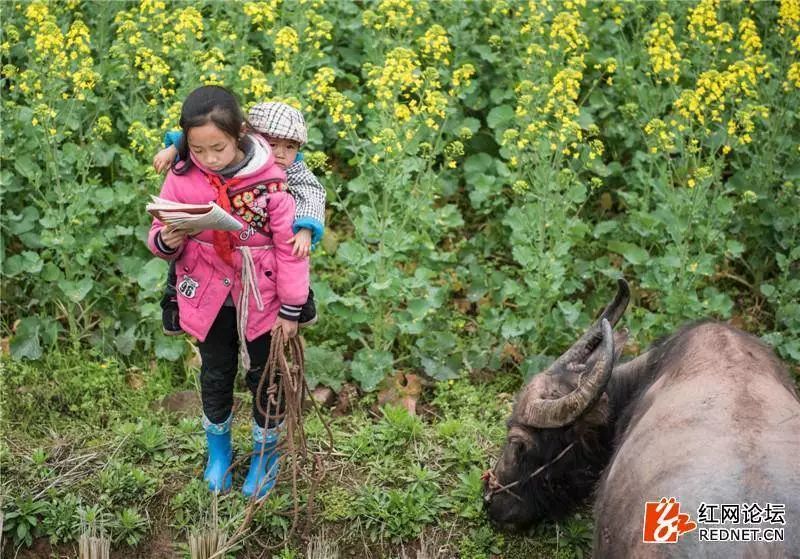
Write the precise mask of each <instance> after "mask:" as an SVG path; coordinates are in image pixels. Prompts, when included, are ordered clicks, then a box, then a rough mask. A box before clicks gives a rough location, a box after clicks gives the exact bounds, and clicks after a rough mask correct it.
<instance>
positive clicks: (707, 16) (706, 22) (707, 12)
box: [689, 0, 733, 46]
mask: <svg viewBox="0 0 800 559" xmlns="http://www.w3.org/2000/svg"><path fill="white" fill-rule="evenodd" d="M718 9H719V0H700V2H699V3H698V4H697V5H696V6H695V7H693V8H690V9H689V35H690V36H691V38H692V39H694V40H696V41H702V42H704V43H706V44H707V45H711V46H713V45H716V44H722V43H727V42H730V41H731V39H733V28H732V27H731V26H730V24H729V23H725V22H720V21H719V20H718V19H717V10H718Z"/></svg>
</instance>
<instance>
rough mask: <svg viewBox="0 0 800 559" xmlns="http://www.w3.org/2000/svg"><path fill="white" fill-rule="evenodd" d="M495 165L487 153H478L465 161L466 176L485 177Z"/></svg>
mask: <svg viewBox="0 0 800 559" xmlns="http://www.w3.org/2000/svg"><path fill="white" fill-rule="evenodd" d="M493 165H494V159H492V157H491V156H490V155H489V154H487V153H476V154H474V155H470V156H469V157H467V158H466V159H465V160H464V174H465V175H466V176H467V177H469V176H471V175H483V174H485V173H486V172H487V171H488V170H489V169H491V168H492V166H493Z"/></svg>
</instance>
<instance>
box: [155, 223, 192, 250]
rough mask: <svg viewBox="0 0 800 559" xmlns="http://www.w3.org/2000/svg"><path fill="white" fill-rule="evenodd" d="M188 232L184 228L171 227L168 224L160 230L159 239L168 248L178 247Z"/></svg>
mask: <svg viewBox="0 0 800 559" xmlns="http://www.w3.org/2000/svg"><path fill="white" fill-rule="evenodd" d="M188 234H189V232H188V231H186V230H185V229H173V228H172V227H170V226H169V225H167V226H166V227H164V228H163V229H162V230H161V240H162V241H163V242H164V244H165V245H167V246H168V247H169V248H178V247H179V246H181V245H182V244H183V241H185V240H186V237H187V236H188Z"/></svg>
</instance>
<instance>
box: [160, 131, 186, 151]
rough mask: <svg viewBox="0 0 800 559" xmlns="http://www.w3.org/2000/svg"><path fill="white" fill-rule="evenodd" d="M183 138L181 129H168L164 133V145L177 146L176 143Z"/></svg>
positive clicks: (166, 146)
mask: <svg viewBox="0 0 800 559" xmlns="http://www.w3.org/2000/svg"><path fill="white" fill-rule="evenodd" d="M182 138H183V131H182V130H168V131H167V133H166V134H164V147H165V148H168V147H169V146H175V147H176V148H177V147H178V143H179V142H180V141H181V139H182Z"/></svg>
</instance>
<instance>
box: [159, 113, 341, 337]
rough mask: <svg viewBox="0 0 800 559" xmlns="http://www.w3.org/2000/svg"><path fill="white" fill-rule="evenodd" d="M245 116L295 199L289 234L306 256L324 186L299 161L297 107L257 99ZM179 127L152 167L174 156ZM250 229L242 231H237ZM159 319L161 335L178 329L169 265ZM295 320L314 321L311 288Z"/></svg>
mask: <svg viewBox="0 0 800 559" xmlns="http://www.w3.org/2000/svg"><path fill="white" fill-rule="evenodd" d="M247 120H248V121H249V124H250V126H251V127H252V129H253V130H254V131H255V132H258V133H259V134H261V135H262V136H263V137H264V139H266V140H267V142H268V143H269V145H270V146H271V147H272V148H273V154H274V155H275V163H277V165H278V166H279V167H281V168H282V169H283V170H284V171H286V184H287V187H288V191H289V193H290V194H291V195H292V196H293V197H294V199H295V206H296V208H295V221H294V224H293V225H292V230H293V231H294V233H295V234H294V236H293V237H292V238H291V239H290V241H291V242H292V244H293V245H294V248H293V254H295V255H298V256H308V255H309V252H310V249H311V248H312V247H313V246H314V245H316V244H317V243H318V242H319V240H320V239H322V234H323V232H324V230H325V225H324V223H325V188H324V187H323V186H322V184H320V182H319V180H317V177H315V176H314V174H313V173H312V172H311V171H310V170H309V169H308V167H306V165H305V163H304V162H303V156H302V154H299V150H300V148H301V147H302V146H303V145H304V144H305V143H306V140H307V139H308V132H307V130H306V122H305V119H304V118H303V113H301V112H300V111H298V110H297V109H295V108H294V107H292V106H290V105H287V104H286V103H279V102H275V101H270V102H265V103H258V104H256V105H254V106H253V108H252V109H250V113H249V114H248V118H247ZM181 137H182V133H181V132H180V131H170V132H167V134H166V136H165V138H164V143H165V145H166V147H165V148H164V149H162V150H161V151H159V152H158V153H157V154H156V155H155V157H154V158H153V167H154V168H155V170H156V171H158V172H163V171H165V170H167V169H168V168H169V167H170V165H171V164H172V163H173V162H174V161H175V159H176V157H178V150H177V147H176V146H177V144H178V143H179V142H180V140H181ZM249 234H251V232H250V231H249V230H248V231H244V232H242V235H249ZM161 308H162V322H163V327H164V333H165V334H167V335H177V334H181V333H182V330H181V328H180V322H179V314H180V313H179V312H178V308H177V292H176V273H175V269H174V266H170V270H169V274H168V276H167V283H166V288H165V290H164V296H163V297H162V300H161ZM299 316H300V318H299V321H298V324H299V325H300V327H303V326H310V325H312V324H314V323H315V322H316V321H317V311H316V307H315V305H314V291H313V290H311V289H309V291H308V300H307V301H306V302H305V304H304V305H303V307H302V308H301V309H300V314H299Z"/></svg>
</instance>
